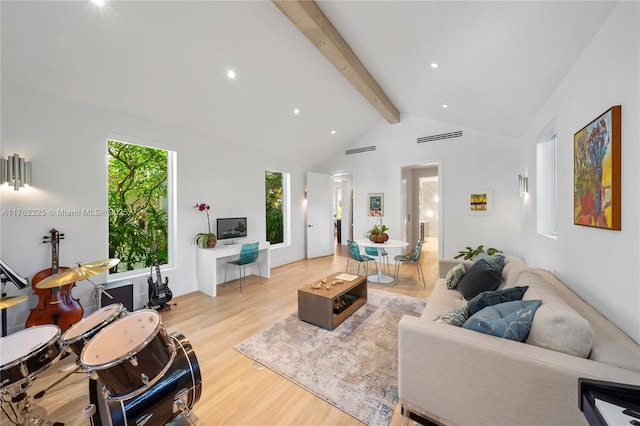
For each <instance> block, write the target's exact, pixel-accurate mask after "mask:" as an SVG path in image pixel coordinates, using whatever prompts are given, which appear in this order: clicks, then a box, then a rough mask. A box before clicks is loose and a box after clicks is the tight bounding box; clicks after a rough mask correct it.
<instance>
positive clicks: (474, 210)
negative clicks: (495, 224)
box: [467, 189, 492, 216]
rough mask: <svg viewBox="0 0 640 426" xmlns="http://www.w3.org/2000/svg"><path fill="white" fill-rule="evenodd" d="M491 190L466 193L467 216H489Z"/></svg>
mask: <svg viewBox="0 0 640 426" xmlns="http://www.w3.org/2000/svg"><path fill="white" fill-rule="evenodd" d="M491 204H492V200H491V190H490V189H477V190H473V191H469V192H468V193H467V214H468V215H472V216H477V215H484V216H486V215H489V214H491Z"/></svg>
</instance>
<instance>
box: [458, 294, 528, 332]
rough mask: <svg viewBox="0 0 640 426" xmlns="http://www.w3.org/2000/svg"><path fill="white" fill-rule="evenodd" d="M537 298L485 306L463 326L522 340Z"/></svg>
mask: <svg viewBox="0 0 640 426" xmlns="http://www.w3.org/2000/svg"><path fill="white" fill-rule="evenodd" d="M539 306H540V301H539V300H527V301H524V300H515V301H512V302H505V303H500V304H498V305H493V306H487V307H486V308H484V309H482V310H481V311H479V312H476V313H475V314H473V315H472V316H471V317H469V319H468V320H467V321H466V322H465V323H464V324H463V327H464V328H468V329H469V330H474V331H479V332H481V333H485V334H490V335H492V336H497V337H502V338H505V339H510V340H516V341H518V342H522V341H524V340H525V339H526V338H527V335H528V334H529V330H530V329H531V323H532V321H533V318H534V315H535V313H536V309H538V307H539Z"/></svg>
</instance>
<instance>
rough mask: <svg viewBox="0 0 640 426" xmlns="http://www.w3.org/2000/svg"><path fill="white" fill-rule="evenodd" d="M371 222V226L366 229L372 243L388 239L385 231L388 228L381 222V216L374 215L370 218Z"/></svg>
mask: <svg viewBox="0 0 640 426" xmlns="http://www.w3.org/2000/svg"><path fill="white" fill-rule="evenodd" d="M371 223H372V224H373V228H371V229H369V231H367V234H368V235H369V239H370V240H371V241H373V242H374V243H384V242H385V241H387V240H388V239H389V235H387V233H386V232H387V231H388V230H389V228H387V226H386V225H384V224H383V223H382V216H380V215H376V216H374V218H373V219H372V220H371Z"/></svg>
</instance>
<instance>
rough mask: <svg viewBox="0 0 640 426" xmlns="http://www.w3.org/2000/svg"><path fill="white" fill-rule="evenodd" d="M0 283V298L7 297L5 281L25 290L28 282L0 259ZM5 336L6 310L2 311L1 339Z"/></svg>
mask: <svg viewBox="0 0 640 426" xmlns="http://www.w3.org/2000/svg"><path fill="white" fill-rule="evenodd" d="M0 281H2V297H3V298H4V297H7V291H6V287H7V281H11V282H12V283H13V284H14V285H15V286H16V287H18V289H20V290H23V289H25V288H27V286H28V281H27V279H26V278H23V277H21V276H20V275H18V274H17V273H16V272H15V271H14V270H13V269H11V268H10V267H9V265H7V264H6V263H5V262H4V260H2V259H1V258H0ZM6 335H7V310H6V309H3V310H2V337H5V336H6Z"/></svg>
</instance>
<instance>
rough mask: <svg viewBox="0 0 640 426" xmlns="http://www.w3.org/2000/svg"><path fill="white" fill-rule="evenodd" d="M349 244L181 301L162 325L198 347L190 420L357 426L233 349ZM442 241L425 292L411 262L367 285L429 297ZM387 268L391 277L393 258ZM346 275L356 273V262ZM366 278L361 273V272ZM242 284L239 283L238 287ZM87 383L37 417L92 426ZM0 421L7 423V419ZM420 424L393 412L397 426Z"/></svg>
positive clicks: (57, 391)
mask: <svg viewBox="0 0 640 426" xmlns="http://www.w3.org/2000/svg"><path fill="white" fill-rule="evenodd" d="M346 256H347V251H346V248H345V246H339V247H338V249H337V252H336V255H335V256H327V257H323V258H318V259H307V260H301V261H298V262H294V263H292V264H288V265H284V266H281V267H278V268H274V269H272V271H271V278H269V279H263V285H260V279H259V278H258V277H255V276H249V277H247V279H246V281H245V285H244V292H243V293H240V292H239V291H238V290H236V289H235V288H233V287H232V285H233V284H234V283H231V285H229V284H227V285H226V286H224V287H219V288H218V297H215V298H212V297H208V296H206V295H204V294H202V293H199V292H194V293H190V294H187V295H184V296H180V297H177V298H175V299H174V300H173V302H176V303H177V306H173V307H172V309H171V310H170V311H166V312H163V313H162V321H163V324H164V326H165V327H166V329H167V331H168V332H170V333H173V332H180V333H182V334H183V335H184V336H185V337H186V338H187V339H188V340H189V341H190V342H191V344H192V345H193V348H194V350H195V354H196V356H197V359H198V365H199V367H200V370H201V374H202V396H201V398H200V401H199V402H198V403H197V404H195V406H194V407H193V416H192V420H193V422H194V423H195V424H197V425H358V424H361V423H360V422H359V421H357V420H355V419H354V418H353V417H351V416H349V415H348V414H345V413H344V412H342V411H340V410H339V409H337V408H335V407H333V406H332V405H330V404H328V403H327V402H325V401H323V400H322V399H320V398H318V397H316V396H314V395H312V394H311V393H309V392H307V391H305V390H303V389H302V388H300V387H298V386H297V385H295V384H293V383H291V382H289V381H288V380H287V379H284V378H283V377H281V376H280V375H278V374H276V373H274V372H272V371H271V370H269V369H267V368H264V367H261V366H259V365H254V362H253V361H252V360H251V359H249V358H247V357H245V356H244V355H242V354H240V353H239V352H237V351H236V350H234V349H233V347H234V346H235V345H236V344H238V343H240V342H242V341H243V340H245V339H247V338H249V337H251V336H253V335H254V334H256V333H258V332H259V331H262V330H263V329H265V328H267V327H269V326H270V325H272V324H273V323H274V322H276V321H278V320H280V319H282V318H284V317H286V316H288V315H289V314H291V313H294V312H296V311H297V289H298V288H299V287H302V286H303V285H305V284H307V283H308V282H310V281H313V280H315V279H318V278H320V277H323V276H325V275H327V274H329V273H331V272H337V271H344V270H345V266H346V263H347V257H346ZM436 258H437V240H435V239H430V241H428V242H427V243H425V245H424V247H423V252H422V256H421V264H422V267H423V270H424V274H425V277H426V289H425V288H423V285H422V282H421V280H418V275H417V269H416V266H415V265H413V264H402V265H401V268H400V277H399V280H398V282H397V284H396V285H393V286H386V285H385V286H381V285H377V284H372V283H369V285H370V288H377V289H383V290H386V291H391V292H397V293H402V294H406V295H410V296H414V297H420V298H424V299H427V298H428V297H429V295H430V293H431V289H432V287H433V284H434V282H435V280H436V277H437V259H436ZM390 260H391V262H392V264H391V265H390V268H391V272H392V273H393V266H394V265H393V256H391V259H390ZM349 266H350V267H349V272H352V273H355V272H356V269H357V266H356V265H355V264H354V262H351V263H350V265H349ZM361 273H362V271H361ZM235 287H237V283H235ZM74 358H75V356H69V357H67V358H66V359H64V360H62V361H60V362H58V363H56V364H54V365H52V366H51V367H49V368H48V369H47V370H46V371H45V372H44V373H42V374H41V375H40V376H39V377H38V378H37V379H36V380H35V382H34V383H33V384H32V385H31V386H30V387H29V395H31V396H33V395H35V394H36V393H37V392H38V391H40V390H42V389H45V388H46V387H47V386H49V385H50V384H51V383H53V382H54V381H56V380H57V379H59V378H60V377H62V375H63V372H62V371H61V370H62V369H64V368H65V367H73V365H74V362H75V360H74ZM87 390H88V379H87V377H86V375H85V374H84V373H82V374H81V373H74V374H72V375H71V376H70V377H69V378H68V379H66V380H65V381H63V382H62V383H61V385H59V386H58V387H55V388H53V389H51V390H49V391H47V393H46V394H45V396H44V397H43V398H41V399H34V398H32V404H33V409H34V411H33V412H34V414H39V415H41V416H42V417H43V419H45V420H47V421H48V422H41V424H53V423H51V422H63V423H64V424H65V425H88V424H89V421H88V420H87V419H86V418H83V417H82V415H81V413H82V410H83V409H84V408H85V407H86V406H87V405H88V404H89V402H90V401H89V396H88V392H87ZM0 424H2V425H5V424H6V425H9V424H10V422H9V421H8V420H7V418H6V416H5V415H4V414H3V415H2V417H0ZM411 424H415V423H413V422H412V421H411V420H408V419H406V418H405V417H403V416H402V415H401V414H400V409H399V406H397V407H396V410H395V412H394V415H393V418H392V420H391V425H392V426H401V425H411Z"/></svg>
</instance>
